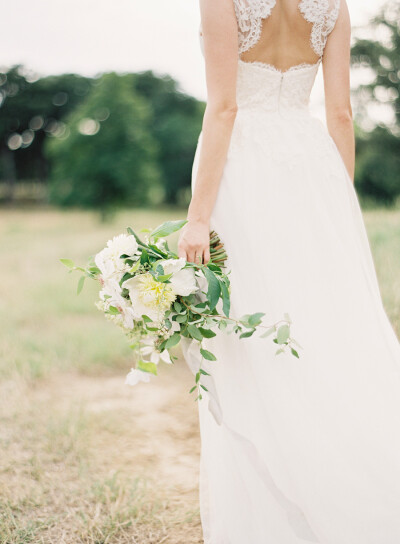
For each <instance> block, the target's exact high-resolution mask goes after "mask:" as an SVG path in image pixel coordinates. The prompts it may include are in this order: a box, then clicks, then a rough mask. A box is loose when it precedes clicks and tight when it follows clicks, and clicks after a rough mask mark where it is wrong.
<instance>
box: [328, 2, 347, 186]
mask: <svg viewBox="0 0 400 544" xmlns="http://www.w3.org/2000/svg"><path fill="white" fill-rule="evenodd" d="M350 34H351V26H350V17H349V12H348V9H347V5H346V1H345V0H341V7H340V12H339V16H338V19H337V22H336V25H335V28H334V29H333V31H332V33H331V34H330V36H329V37H328V42H327V44H326V47H325V51H324V55H323V58H322V65H323V71H324V86H325V108H326V121H327V125H328V130H329V133H330V135H331V136H332V138H333V140H334V141H335V143H336V146H337V148H338V150H339V152H340V154H341V156H342V158H343V162H344V164H345V166H346V168H347V171H348V172H349V175H350V178H351V179H352V181H354V155H355V143H354V127H353V115H352V110H351V103H350Z"/></svg>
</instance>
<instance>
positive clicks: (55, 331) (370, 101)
mask: <svg viewBox="0 0 400 544" xmlns="http://www.w3.org/2000/svg"><path fill="white" fill-rule="evenodd" d="M348 5H349V9H350V12H351V16H352V21H353V48H352V87H353V99H352V103H353V110H354V116H355V127H356V136H357V168H356V189H357V192H358V195H359V198H360V202H361V204H362V207H363V213H364V219H365V222H366V225H367V229H368V234H369V238H370V242H371V246H372V249H373V253H374V258H375V264H376V268H377V273H378V277H379V281H380V286H381V292H382V296H383V299H384V304H385V308H386V310H387V312H388V314H389V317H390V319H391V321H392V323H393V326H394V328H395V330H396V332H397V333H398V334H400V97H399V91H400V23H399V21H400V5H399V3H398V2H396V1H389V2H384V1H383V0H371V1H370V2H368V3H366V2H364V1H363V0H348ZM2 15H3V19H2V32H1V33H0V50H1V51H2V56H1V59H2V60H1V63H2V64H1V66H0V256H1V265H2V266H1V277H2V281H1V283H0V543H7V544H8V543H10V544H11V543H18V544H24V543H28V542H29V543H30V542H34V543H36V542H41V543H54V544H62V543H67V544H72V543H74V544H75V543H81V542H82V543H93V544H94V543H96V544H100V543H128V542H129V543H131V544H132V543H140V544H148V543H160V544H161V543H171V544H174V543H176V544H177V543H185V544H190V543H196V542H201V533H200V524H199V515H198V507H197V492H198V491H197V470H198V460H199V440H198V428H197V406H196V405H195V403H194V402H193V399H192V397H190V396H189V395H188V390H189V388H190V387H191V384H192V378H191V376H190V374H189V372H188V371H187V369H186V368H185V366H184V364H182V362H180V363H178V364H176V365H175V366H174V367H173V368H167V369H166V370H164V371H162V372H161V375H160V376H159V377H157V378H156V379H154V380H153V383H152V384H151V385H143V384H142V385H140V386H138V387H137V388H135V389H130V388H128V387H127V386H124V385H123V381H124V377H125V374H126V373H127V371H129V369H130V366H131V362H132V361H131V354H130V350H129V347H128V346H127V345H126V341H125V338H124V337H123V335H122V334H121V332H120V331H119V330H114V328H113V326H112V325H111V324H110V323H108V322H107V321H105V320H104V318H103V316H102V315H101V313H100V312H98V310H97V309H96V308H95V306H94V302H95V301H96V296H97V288H96V285H87V286H85V289H84V291H83V292H82V293H81V294H80V295H79V297H78V296H76V279H77V278H74V277H73V276H70V275H68V274H67V273H66V270H65V269H64V268H63V267H62V265H61V264H60V262H59V259H60V258H66V257H67V258H71V259H73V260H74V261H75V262H77V263H79V264H84V263H85V262H86V260H87V257H88V256H89V255H92V254H94V253H96V252H97V251H99V250H100V249H101V248H102V247H103V246H104V244H105V242H106V241H107V239H109V238H111V237H112V236H114V235H116V234H119V233H120V232H123V231H124V230H125V228H126V227H127V226H128V225H129V226H131V227H133V228H135V229H140V228H142V227H155V226H156V225H158V224H159V223H161V222H163V221H165V220H167V219H180V218H184V217H185V214H186V210H185V207H186V206H187V204H188V202H189V199H190V178H191V167H192V161H193V156H194V152H195V147H196V144H197V140H198V136H199V132H200V130H201V122H202V115H203V111H204V107H205V102H204V101H205V97H206V90H205V83H204V66H203V60H202V57H201V53H200V49H199V43H198V28H199V23H200V21H199V13H198V5H197V2H188V1H187V0H170V1H169V2H165V0H154V1H153V2H151V3H150V2H139V1H138V0H118V2H117V3H113V4H111V3H110V2H107V1H106V0H96V1H94V0H83V1H82V0H79V1H78V0H70V1H69V2H68V3H66V2H63V1H62V0H59V1H57V2H55V1H54V0H37V1H36V2H29V1H28V0H15V1H14V2H13V3H12V4H9V5H8V6H7V7H6V8H5V9H4V10H3V14H2ZM312 108H313V111H314V113H315V114H316V115H317V116H319V117H321V118H322V119H323V116H324V113H323V93H322V82H321V77H320V76H319V80H318V82H317V85H316V87H315V90H314V91H313V96H312ZM175 242H176V238H175ZM177 353H178V354H179V352H177Z"/></svg>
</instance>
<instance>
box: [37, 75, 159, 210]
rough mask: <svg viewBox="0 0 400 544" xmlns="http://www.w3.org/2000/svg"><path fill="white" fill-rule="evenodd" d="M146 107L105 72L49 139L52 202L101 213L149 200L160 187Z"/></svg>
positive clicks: (122, 82)
mask: <svg viewBox="0 0 400 544" xmlns="http://www.w3.org/2000/svg"><path fill="white" fill-rule="evenodd" d="M150 117H151V115H150V110H149V107H148V104H146V102H145V101H144V100H142V99H141V98H140V97H139V96H137V95H135V93H134V92H133V90H132V88H131V85H130V82H129V79H128V78H127V77H123V76H118V75H117V74H114V73H110V74H106V75H103V76H102V77H101V78H100V79H98V80H97V81H96V82H95V83H94V84H93V88H92V90H91V92H90V94H89V96H88V97H87V99H86V100H85V101H84V102H83V103H81V104H80V105H79V106H78V107H77V108H76V109H75V110H74V111H73V112H72V113H71V114H70V115H69V116H68V117H67V118H66V119H65V129H64V131H62V132H61V133H60V134H59V135H56V136H54V137H53V138H52V139H51V140H49V141H48V144H47V150H48V154H49V157H50V159H51V163H52V165H53V166H52V170H51V176H50V182H51V183H50V189H51V190H50V198H51V201H52V202H54V203H56V204H60V205H64V206H68V205H69V206H71V205H78V206H84V207H94V208H98V209H101V210H103V211H108V210H110V209H111V208H113V207H115V206H119V205H141V204H145V203H146V202H148V199H149V195H150V192H151V190H154V189H156V188H157V186H158V185H159V183H160V173H159V169H158V163H157V145H156V142H155V141H154V138H153V137H152V135H151V133H150V130H149V122H150Z"/></svg>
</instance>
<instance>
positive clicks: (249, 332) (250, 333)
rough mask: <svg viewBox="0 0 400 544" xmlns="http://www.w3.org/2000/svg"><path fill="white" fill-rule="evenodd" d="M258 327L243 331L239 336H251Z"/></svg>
mask: <svg viewBox="0 0 400 544" xmlns="http://www.w3.org/2000/svg"><path fill="white" fill-rule="evenodd" d="M255 330H256V329H251V330H250V331H246V332H242V334H241V335H240V336H239V338H249V337H250V336H252V335H253V334H254V332H255Z"/></svg>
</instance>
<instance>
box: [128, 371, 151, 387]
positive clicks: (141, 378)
mask: <svg viewBox="0 0 400 544" xmlns="http://www.w3.org/2000/svg"><path fill="white" fill-rule="evenodd" d="M149 381H150V374H149V373H148V372H143V370H139V369H137V368H131V371H130V372H129V374H127V376H126V378H125V384H126V385H137V384H138V383H139V382H144V383H148V382H149Z"/></svg>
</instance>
